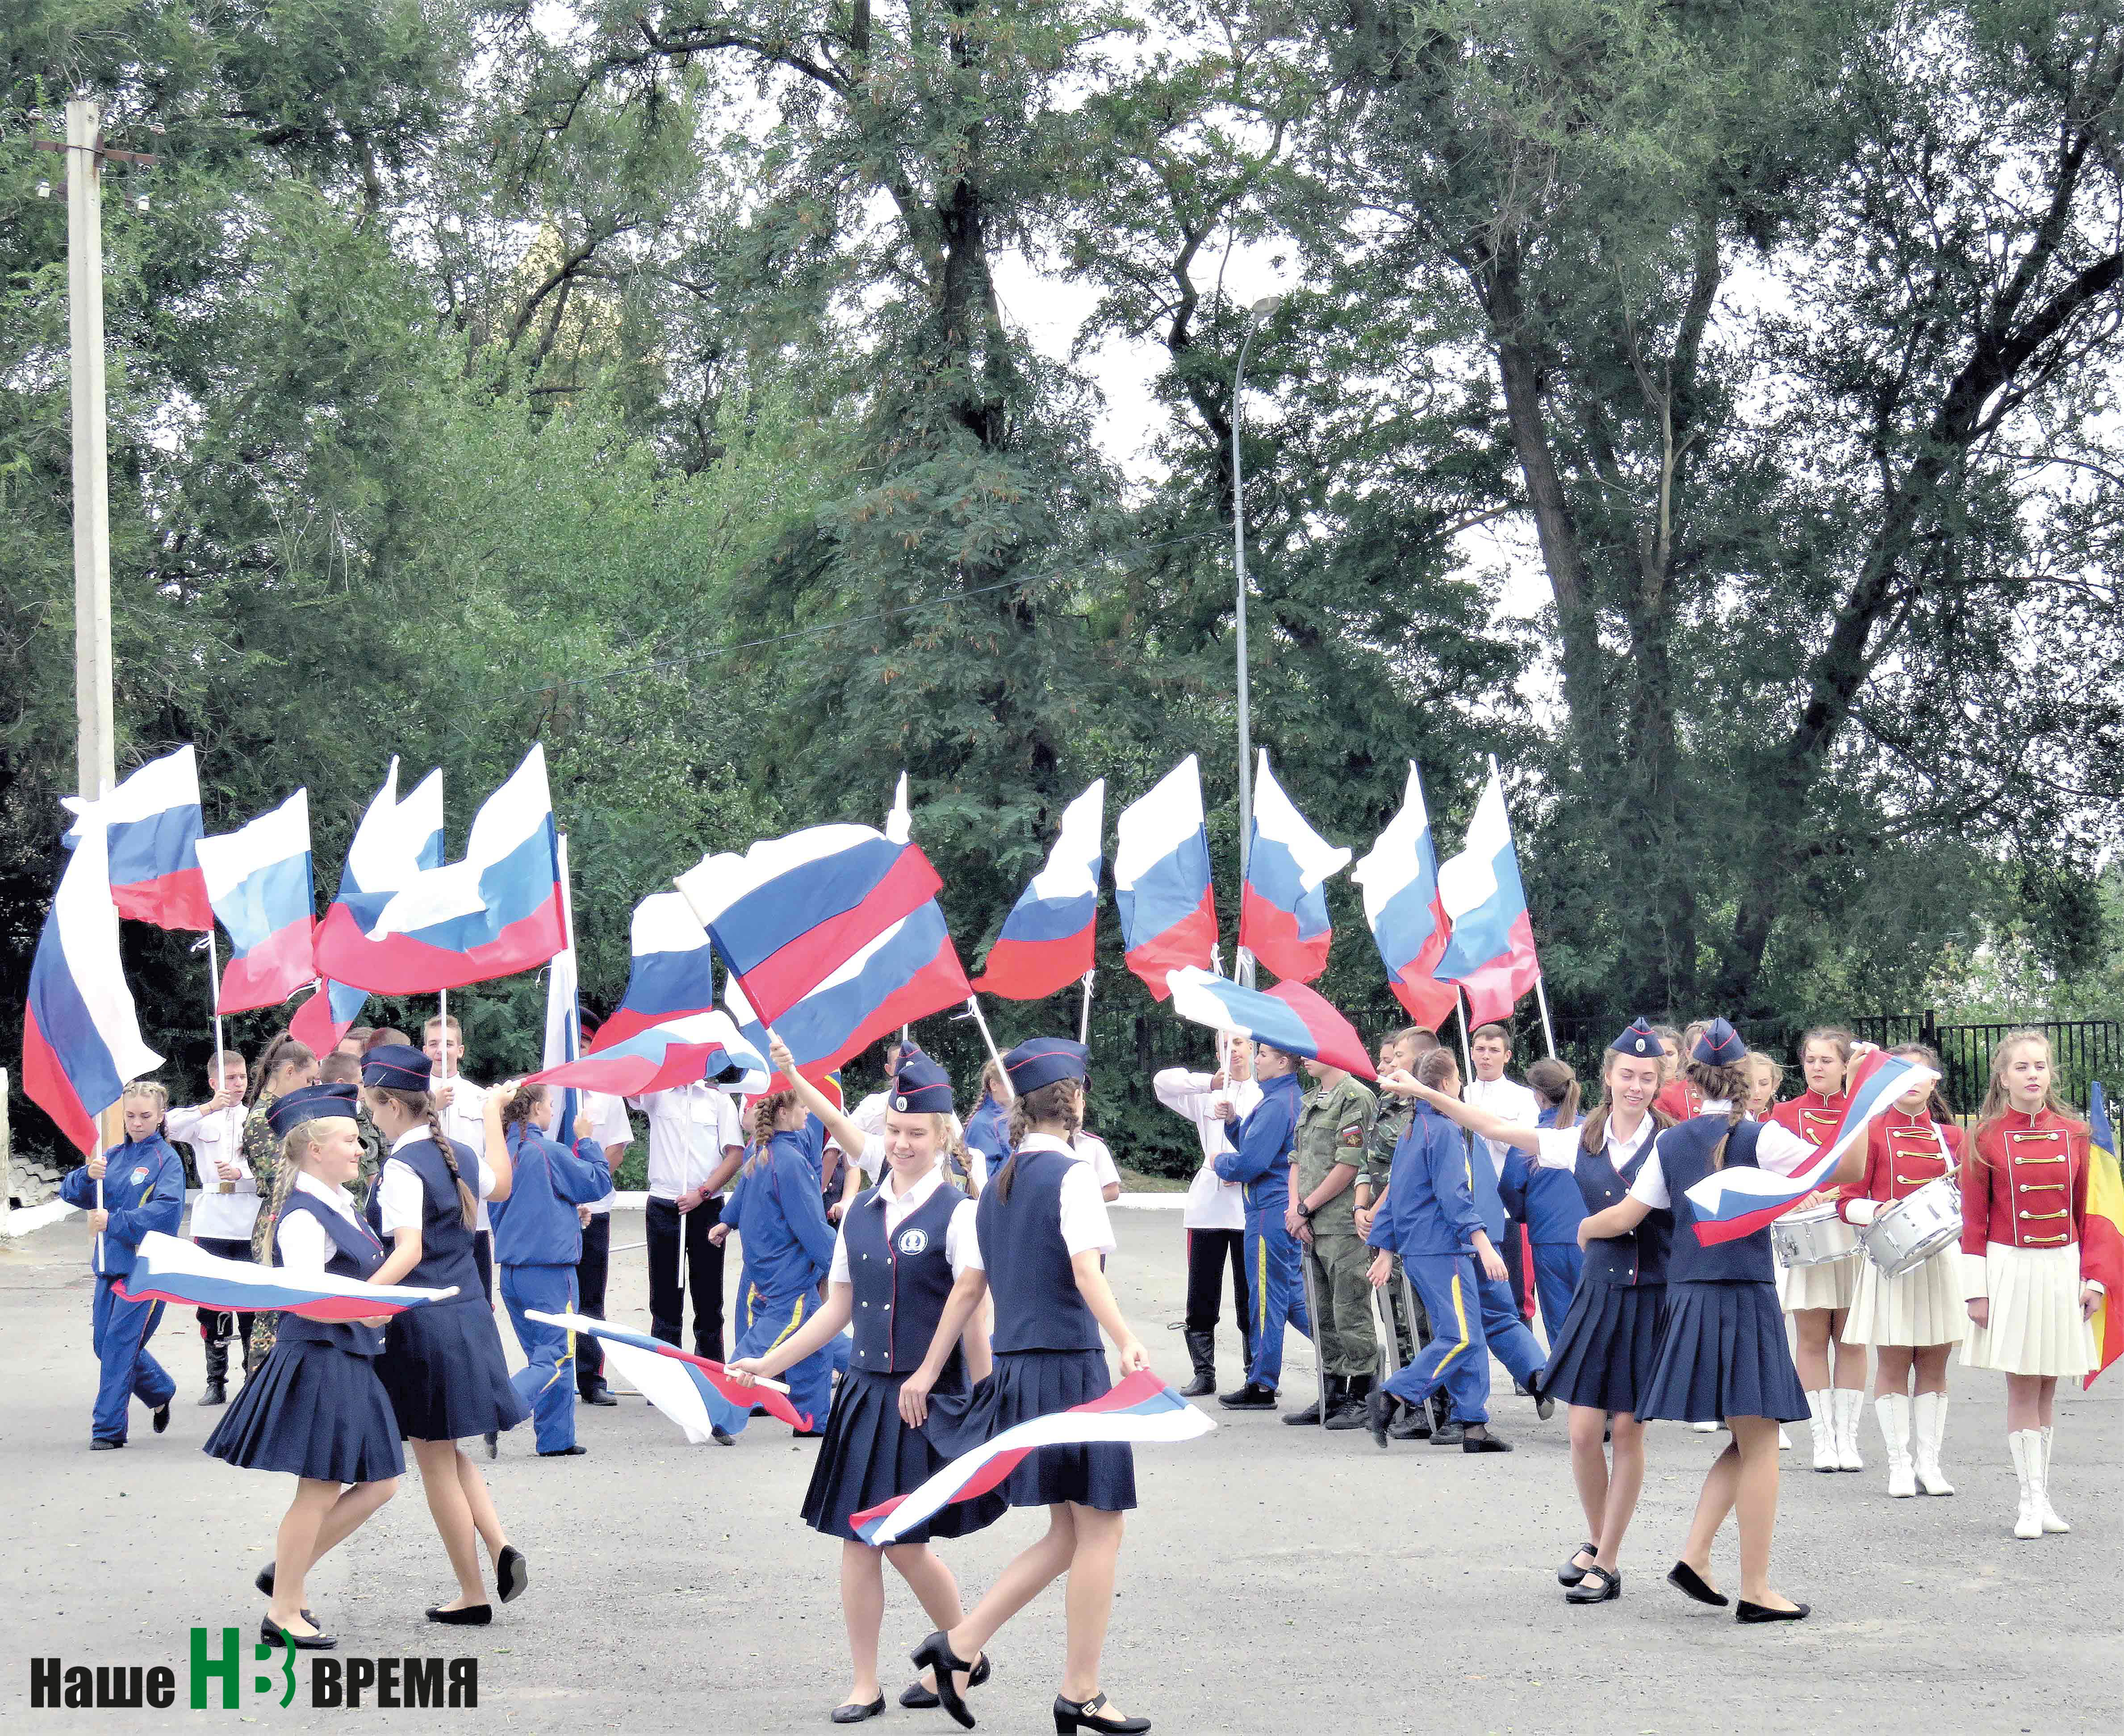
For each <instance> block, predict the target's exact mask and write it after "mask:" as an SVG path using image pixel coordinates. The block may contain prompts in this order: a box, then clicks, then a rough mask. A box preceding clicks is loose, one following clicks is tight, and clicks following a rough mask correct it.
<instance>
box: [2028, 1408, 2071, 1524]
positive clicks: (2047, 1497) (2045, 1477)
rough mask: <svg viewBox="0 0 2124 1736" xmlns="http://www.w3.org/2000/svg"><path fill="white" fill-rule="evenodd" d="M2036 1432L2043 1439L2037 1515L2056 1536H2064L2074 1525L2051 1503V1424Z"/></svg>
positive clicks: (2037, 1482) (2038, 1479) (2037, 1490)
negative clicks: (2068, 1522)
mask: <svg viewBox="0 0 2124 1736" xmlns="http://www.w3.org/2000/svg"><path fill="white" fill-rule="evenodd" d="M2036 1433H2037V1434H2038V1435H2039V1436H2041V1437H2042V1448H2043V1451H2042V1459H2043V1468H2042V1473H2041V1474H2040V1475H2038V1476H2037V1479H2036V1517H2037V1518H2038V1519H2040V1520H2042V1524H2043V1529H2044V1530H2045V1531H2049V1532H2051V1533H2052V1534H2053V1535H2054V1536H2062V1535H2063V1534H2064V1533H2065V1532H2066V1531H2070V1530H2071V1529H2072V1527H2070V1525H2068V1524H2066V1523H2065V1521H2064V1520H2063V1519H2061V1518H2060V1517H2058V1510H2057V1509H2056V1508H2055V1507H2052V1506H2051V1435H2052V1433H2055V1431H2054V1429H2053V1428H2052V1427H2051V1425H2050V1424H2049V1423H2045V1424H2044V1425H2043V1427H2042V1428H2039V1429H2037V1431H2036Z"/></svg>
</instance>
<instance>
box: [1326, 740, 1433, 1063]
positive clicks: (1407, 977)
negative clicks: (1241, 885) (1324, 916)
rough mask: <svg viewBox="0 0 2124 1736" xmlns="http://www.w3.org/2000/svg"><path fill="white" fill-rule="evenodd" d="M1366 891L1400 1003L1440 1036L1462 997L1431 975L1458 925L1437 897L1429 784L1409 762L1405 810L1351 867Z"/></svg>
mask: <svg viewBox="0 0 2124 1736" xmlns="http://www.w3.org/2000/svg"><path fill="white" fill-rule="evenodd" d="M1350 878H1351V880H1353V881H1355V882H1356V883H1357V885H1358V886H1359V887H1362V888H1363V890H1364V894H1365V922H1366V923H1367V924H1370V928H1371V931H1372V942H1373V944H1374V945H1375V946H1377V947H1378V948H1379V962H1381V963H1382V964H1384V966H1385V967H1387V981H1388V985H1389V986H1390V987H1391V988H1392V989H1393V994H1394V999H1395V1000H1398V1001H1399V1002H1400V1003H1401V1004H1403V1006H1404V1007H1406V1008H1407V1009H1408V1013H1409V1016H1410V1017H1411V1018H1412V1019H1414V1020H1415V1021H1416V1022H1417V1023H1418V1024H1420V1025H1421V1026H1422V1027H1423V1028H1425V1029H1426V1030H1427V1031H1436V1029H1437V1028H1439V1026H1440V1025H1441V1024H1442V1023H1445V1020H1446V1019H1450V1018H1451V1017H1452V1015H1453V1009H1454V1008H1455V1007H1457V1006H1458V1005H1459V1004H1460V997H1459V992H1458V991H1457V990H1454V988H1453V987H1452V986H1451V985H1450V984H1448V983H1443V982H1440V981H1438V980H1437V979H1436V977H1435V976H1432V974H1431V972H1433V971H1434V970H1435V969H1436V967H1437V965H1438V962H1439V960H1440V959H1441V958H1443V957H1445V943H1446V940H1447V939H1448V937H1449V934H1450V930H1451V928H1452V924H1451V921H1450V919H1449V918H1448V917H1447V916H1446V914H1445V906H1444V905H1443V904H1442V903H1440V901H1439V897H1438V854H1437V851H1436V848H1435V847H1434V846H1433V844H1432V843H1431V816H1430V813H1429V812H1428V811H1427V810H1426V807H1425V806H1424V801H1423V779H1422V777H1421V775H1420V774H1418V772H1417V769H1416V761H1414V760H1410V761H1409V762H1408V788H1407V792H1406V793H1404V794H1403V797H1402V804H1401V812H1399V813H1398V814H1396V815H1395V816H1393V819H1392V820H1391V821H1389V822H1388V823H1387V829H1386V830H1384V831H1383V832H1381V833H1380V834H1379V842H1378V843H1376V844H1374V845H1373V846H1372V850H1371V854H1370V855H1368V856H1366V857H1365V859H1363V860H1362V861H1360V863H1358V864H1357V865H1356V867H1355V868H1352V869H1351V870H1350Z"/></svg>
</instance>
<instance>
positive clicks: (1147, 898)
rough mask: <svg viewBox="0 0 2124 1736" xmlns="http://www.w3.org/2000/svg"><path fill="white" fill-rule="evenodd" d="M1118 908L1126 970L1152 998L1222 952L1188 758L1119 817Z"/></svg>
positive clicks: (1196, 781) (1197, 775) (1198, 781)
mask: <svg viewBox="0 0 2124 1736" xmlns="http://www.w3.org/2000/svg"><path fill="white" fill-rule="evenodd" d="M1114 906H1115V908H1116V910H1119V911H1120V913H1121V944H1122V946H1123V947H1124V948H1126V949H1127V951H1126V956H1127V959H1128V967H1129V968H1130V970H1131V971H1133V972H1135V974H1136V975H1137V976H1140V977H1141V978H1142V979H1143V981H1144V986H1145V987H1146V988H1148V989H1149V990H1150V995H1151V999H1152V1000H1164V999H1165V997H1166V995H1167V994H1168V992H1169V990H1168V989H1167V988H1166V986H1165V979H1166V976H1167V973H1168V972H1172V971H1181V970H1187V969H1191V968H1195V967H1201V968H1203V969H1207V968H1208V967H1209V966H1210V962H1211V961H1212V958H1213V957H1214V955H1215V951H1216V946H1217V903H1216V896H1215V892H1213V891H1212V889H1211V887H1210V835H1209V833H1208V831H1207V830H1205V828H1204V826H1203V823H1202V774H1201V769H1200V768H1198V767H1197V766H1196V763H1195V756H1194V755H1192V754H1190V755H1188V756H1187V758H1186V759H1185V760H1182V761H1181V762H1180V764H1177V765H1176V766H1174V767H1173V769H1172V770H1171V771H1169V772H1168V773H1167V774H1165V776H1164V777H1163V778H1161V779H1159V780H1158V783H1157V784H1156V785H1155V786H1154V788H1152V789H1151V791H1150V793H1149V794H1148V795H1144V796H1140V797H1137V798H1136V799H1135V801H1134V802H1130V804H1129V805H1128V806H1127V807H1125V808H1123V809H1122V810H1121V818H1120V820H1119V821H1117V822H1116V835H1115V842H1114Z"/></svg>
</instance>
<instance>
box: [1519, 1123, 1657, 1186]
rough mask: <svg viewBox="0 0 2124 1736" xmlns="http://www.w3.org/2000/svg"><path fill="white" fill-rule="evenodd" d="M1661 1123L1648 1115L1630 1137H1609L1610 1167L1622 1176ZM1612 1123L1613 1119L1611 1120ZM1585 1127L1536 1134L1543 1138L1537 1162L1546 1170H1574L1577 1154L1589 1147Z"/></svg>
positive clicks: (1557, 1129)
mask: <svg viewBox="0 0 2124 1736" xmlns="http://www.w3.org/2000/svg"><path fill="white" fill-rule="evenodd" d="M1657 1125H1658V1123H1656V1122H1654V1121H1653V1119H1652V1117H1651V1116H1649V1115H1647V1117H1645V1118H1644V1119H1643V1120H1642V1121H1641V1122H1638V1131H1636V1132H1635V1133H1634V1134H1633V1135H1632V1136H1630V1137H1629V1138H1628V1139H1626V1140H1623V1139H1618V1138H1616V1137H1615V1136H1614V1133H1612V1132H1610V1133H1609V1136H1608V1144H1607V1148H1606V1149H1607V1155H1608V1162H1609V1166H1610V1167H1611V1168H1612V1169H1614V1172H1615V1174H1618V1175H1620V1174H1622V1173H1623V1171H1624V1169H1627V1168H1628V1166H1629V1164H1630V1161H1631V1160H1632V1159H1633V1158H1634V1157H1636V1156H1637V1155H1638V1151H1639V1150H1642V1148H1643V1146H1644V1143H1645V1141H1646V1140H1647V1139H1648V1138H1649V1137H1650V1136H1652V1131H1653V1129H1654V1128H1655V1127H1656V1126H1657ZM1609 1126H1610V1127H1613V1126H1614V1122H1613V1121H1612V1120H1611V1121H1610V1122H1609ZM1585 1133H1586V1130H1585V1129H1584V1128H1583V1127H1543V1128H1541V1129H1539V1130H1538V1131H1536V1133H1535V1135H1534V1137H1535V1138H1536V1139H1538V1140H1539V1141H1541V1149H1540V1150H1539V1151H1538V1152H1536V1153H1535V1154H1534V1161H1535V1162H1536V1163H1538V1164H1540V1165H1541V1167H1542V1168H1543V1169H1572V1170H1575V1169H1577V1167H1578V1154H1579V1153H1580V1152H1581V1151H1582V1150H1585V1149H1586V1147H1585V1144H1584V1141H1585Z"/></svg>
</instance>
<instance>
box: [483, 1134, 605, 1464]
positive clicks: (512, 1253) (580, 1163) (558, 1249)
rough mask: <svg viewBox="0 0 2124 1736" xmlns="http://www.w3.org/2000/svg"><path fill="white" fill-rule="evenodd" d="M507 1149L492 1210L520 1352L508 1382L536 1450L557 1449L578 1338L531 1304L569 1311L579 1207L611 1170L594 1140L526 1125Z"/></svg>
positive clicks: (570, 1435)
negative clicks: (504, 1182) (498, 1206)
mask: <svg viewBox="0 0 2124 1736" xmlns="http://www.w3.org/2000/svg"><path fill="white" fill-rule="evenodd" d="M509 1155H510V1159H511V1160H513V1161H514V1163H515V1166H516V1179H515V1182H514V1183H512V1184H511V1185H510V1190H509V1199H508V1202H507V1207H506V1209H505V1210H503V1211H491V1212H490V1216H491V1218H492V1219H493V1222H494V1262H495V1264H496V1265H497V1266H499V1267H500V1268H501V1272H500V1290H501V1305H502V1306H503V1307H505V1308H506V1309H507V1310H509V1320H510V1324H511V1325H513V1326H514V1327H515V1329H516V1342H517V1343H519V1344H521V1345H522V1346H523V1347H524V1357H525V1366H524V1367H522V1368H519V1369H518V1370H517V1371H516V1372H515V1374H514V1375H513V1376H510V1384H511V1385H512V1386H515V1389H516V1394H517V1396H518V1397H519V1398H520V1399H522V1400H524V1404H526V1405H528V1406H529V1408H530V1411H531V1423H532V1428H533V1431H534V1432H535V1433H536V1434H537V1437H538V1451H540V1452H558V1451H561V1450H562V1448H564V1447H572V1446H574V1445H575V1444H576V1357H575V1341H574V1338H572V1336H571V1334H569V1333H568V1332H566V1330H565V1329H562V1328H561V1327H558V1326H548V1325H547V1324H546V1323H545V1322H544V1321H543V1320H532V1319H530V1318H529V1310H531V1309H533V1308H535V1309H538V1310H539V1311H540V1312H541V1313H543V1314H567V1313H570V1312H571V1311H573V1310H574V1308H575V1306H576V1262H577V1261H579V1260H580V1259H581V1258H582V1257H583V1230H582V1224H581V1221H580V1220H579V1219H578V1218H577V1217H576V1207H578V1206H587V1205H590V1204H591V1203H592V1202H594V1201H597V1200H601V1199H603V1198H604V1197H605V1196H606V1195H607V1194H609V1193H611V1192H612V1170H611V1169H610V1167H609V1165H608V1164H606V1162H605V1160H604V1147H603V1146H600V1145H599V1144H598V1142H597V1141H595V1140H594V1139H585V1140H578V1141H576V1145H575V1147H574V1149H573V1150H570V1149H569V1148H568V1147H567V1146H563V1145H562V1144H561V1143H560V1142H559V1141H557V1140H552V1139H548V1138H547V1136H545V1135H544V1134H543V1133H540V1132H538V1131H535V1130H534V1129H532V1128H529V1127H513V1128H511V1129H510V1134H509Z"/></svg>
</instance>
